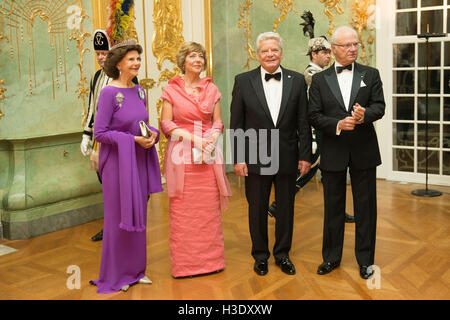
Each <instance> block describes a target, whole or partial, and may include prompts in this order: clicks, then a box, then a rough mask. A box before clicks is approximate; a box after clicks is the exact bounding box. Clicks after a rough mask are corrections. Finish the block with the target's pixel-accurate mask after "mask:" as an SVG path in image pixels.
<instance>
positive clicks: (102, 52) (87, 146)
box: [80, 29, 112, 241]
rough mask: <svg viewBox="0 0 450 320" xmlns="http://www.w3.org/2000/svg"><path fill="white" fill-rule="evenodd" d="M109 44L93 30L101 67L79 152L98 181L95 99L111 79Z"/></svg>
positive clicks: (98, 236) (99, 237) (95, 238)
mask: <svg viewBox="0 0 450 320" xmlns="http://www.w3.org/2000/svg"><path fill="white" fill-rule="evenodd" d="M109 48H110V45H109V41H108V37H107V35H106V32H105V31H104V30H101V29H98V30H95V31H94V51H95V56H96V58H97V63H98V65H99V66H100V67H101V69H99V70H97V72H95V74H94V76H93V77H92V79H91V82H90V90H89V105H88V110H87V118H86V120H85V122H84V125H83V138H82V140H81V146H80V147H81V153H82V154H83V155H84V156H88V155H89V156H90V163H91V169H93V170H95V171H96V172H97V177H98V180H99V181H100V183H101V182H102V180H101V179H100V176H99V174H98V150H99V144H98V143H96V141H95V139H94V134H93V129H94V121H95V115H96V113H97V101H98V97H99V96H100V91H102V89H103V87H105V86H106V85H107V84H108V83H109V82H110V81H111V80H112V79H111V78H109V77H108V76H107V75H106V73H105V71H103V65H104V63H105V60H106V56H107V55H108V51H109ZM91 239H92V240H93V241H100V240H102V239H103V229H102V230H101V231H100V232H99V233H97V234H96V235H95V236H93V237H92V238H91Z"/></svg>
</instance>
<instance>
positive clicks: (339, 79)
mask: <svg viewBox="0 0 450 320" xmlns="http://www.w3.org/2000/svg"><path fill="white" fill-rule="evenodd" d="M331 43H332V44H331V50H332V51H333V54H334V56H335V60H336V62H335V63H334V64H333V65H332V66H331V67H330V68H328V69H327V70H325V71H323V72H320V73H317V74H315V75H314V76H313V78H312V83H311V87H310V89H309V98H310V100H309V103H310V104H309V112H308V116H309V120H310V123H311V125H312V126H313V127H314V128H316V129H318V130H320V131H321V132H322V134H323V136H322V154H321V161H320V170H321V172H322V177H323V180H322V181H323V190H324V231H323V245H322V257H323V263H322V264H321V265H320V266H319V268H318V270H317V273H318V274H319V275H324V274H327V273H330V272H331V271H333V270H334V269H335V268H337V267H338V266H339V264H340V262H341V258H342V249H343V244H344V229H345V200H346V195H345V194H346V190H347V185H346V180H347V169H348V168H349V169H350V179H351V185H352V194H353V206H354V215H355V222H356V231H355V255H356V260H357V261H358V264H359V270H360V276H361V277H362V278H363V279H368V278H369V277H371V276H372V274H373V271H372V268H371V266H372V265H373V264H374V257H375V240H376V224H377V197H376V167H377V166H378V165H380V164H381V156H380V151H379V147H378V141H377V135H376V133H375V129H374V126H373V122H375V121H376V120H378V119H380V118H382V117H383V115H384V110H385V102H384V96H383V87H382V83H381V79H380V74H379V72H378V70H377V69H374V68H371V67H368V66H364V65H361V64H359V63H357V62H355V61H356V59H357V57H358V49H359V42H358V35H357V33H356V31H355V30H353V29H352V28H350V27H346V26H344V27H340V28H337V29H336V30H335V32H334V34H333V36H332V38H331Z"/></svg>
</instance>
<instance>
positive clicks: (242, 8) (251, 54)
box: [238, 0, 256, 70]
mask: <svg viewBox="0 0 450 320" xmlns="http://www.w3.org/2000/svg"><path fill="white" fill-rule="evenodd" d="M252 5H253V1H252V0H245V3H240V4H239V21H238V28H244V35H245V38H246V39H247V48H246V51H247V63H246V64H245V65H244V66H242V68H243V69H245V68H247V70H250V60H252V59H253V60H256V53H255V50H254V49H253V47H252V45H251V43H250V40H251V39H252V35H251V31H252V27H251V23H250V9H251V7H252Z"/></svg>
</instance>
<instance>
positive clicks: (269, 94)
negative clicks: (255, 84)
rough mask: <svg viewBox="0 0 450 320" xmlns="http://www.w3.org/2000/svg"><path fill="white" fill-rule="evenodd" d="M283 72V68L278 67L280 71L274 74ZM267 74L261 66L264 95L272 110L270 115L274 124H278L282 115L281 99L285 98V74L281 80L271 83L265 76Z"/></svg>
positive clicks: (273, 80)
mask: <svg viewBox="0 0 450 320" xmlns="http://www.w3.org/2000/svg"><path fill="white" fill-rule="evenodd" d="M277 72H282V71H281V67H278V69H277V70H276V71H275V72H274V73H277ZM266 73H269V72H267V71H266V70H265V69H264V68H263V67H262V66H261V80H262V83H263V87H264V95H265V96H266V101H267V105H268V107H269V110H270V115H271V116H272V121H273V124H274V125H276V124H277V120H278V114H279V113H280V106H281V98H282V96H283V74H281V80H280V81H278V80H275V79H273V78H272V79H270V80H269V81H266V79H265V76H266Z"/></svg>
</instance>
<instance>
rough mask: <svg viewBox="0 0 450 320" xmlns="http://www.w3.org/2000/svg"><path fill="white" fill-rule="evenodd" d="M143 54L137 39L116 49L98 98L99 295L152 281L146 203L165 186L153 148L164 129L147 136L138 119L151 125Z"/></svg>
mask: <svg viewBox="0 0 450 320" xmlns="http://www.w3.org/2000/svg"><path fill="white" fill-rule="evenodd" d="M141 53H142V47H141V46H140V45H137V44H136V41H135V40H125V41H123V42H121V43H119V44H117V45H115V46H114V47H112V48H111V50H110V51H109V53H108V57H107V58H106V61H105V72H106V73H107V75H108V76H109V77H111V78H113V79H114V80H113V81H111V82H110V83H109V85H108V86H106V87H104V88H103V90H102V91H101V93H100V97H99V99H98V113H97V116H96V119H95V124H94V136H95V139H96V140H97V141H98V142H99V143H101V147H100V155H99V174H100V176H101V178H102V181H103V202H104V231H103V245H102V260H101V265H100V276H99V278H98V279H97V280H94V281H91V282H90V283H91V284H94V285H96V286H97V287H98V289H97V292H98V293H111V292H116V291H119V290H123V291H126V290H127V289H128V288H129V286H130V285H131V284H134V283H151V280H150V279H149V278H148V277H147V276H146V275H145V269H146V265H147V252H146V232H145V231H146V225H147V201H148V197H149V195H150V194H151V193H155V192H160V191H162V187H161V173H160V169H159V162H158V155H157V152H156V149H155V148H154V144H156V143H157V142H158V140H159V131H158V130H157V129H155V128H153V127H150V126H149V129H150V132H151V134H150V137H148V138H147V137H143V136H142V135H141V131H140V127H139V121H145V123H148V112H147V109H146V99H145V92H144V90H143V88H142V87H141V86H140V85H135V84H134V83H133V82H132V79H133V78H134V77H136V76H137V73H138V71H139V68H140V65H141V58H140V54H141Z"/></svg>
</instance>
